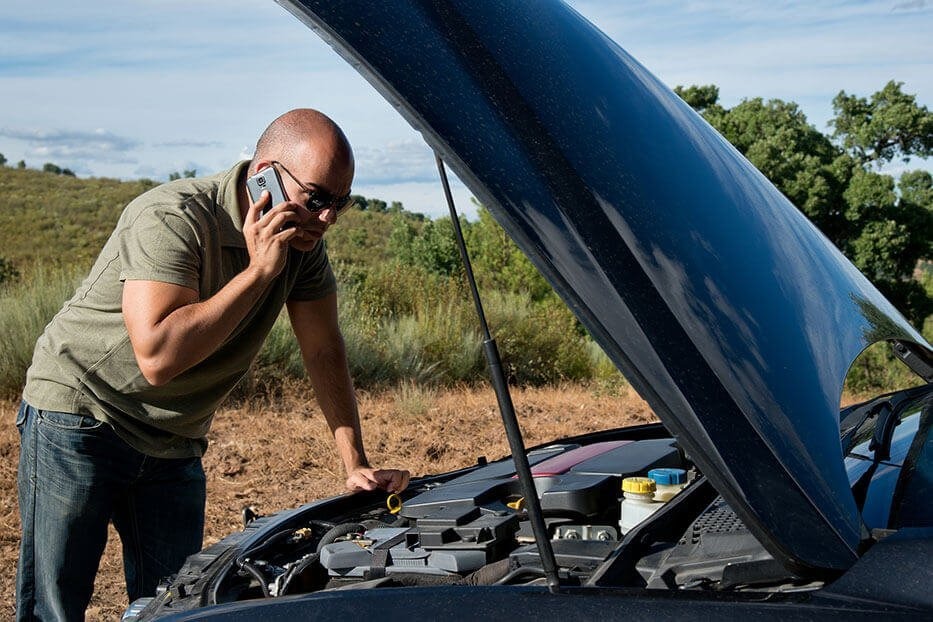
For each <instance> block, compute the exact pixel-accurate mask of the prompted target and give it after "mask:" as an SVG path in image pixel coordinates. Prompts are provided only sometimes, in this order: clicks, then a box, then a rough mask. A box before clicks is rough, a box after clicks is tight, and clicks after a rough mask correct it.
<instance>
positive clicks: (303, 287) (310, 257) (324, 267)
mask: <svg viewBox="0 0 933 622" xmlns="http://www.w3.org/2000/svg"><path fill="white" fill-rule="evenodd" d="M335 291H337V279H335V278H334V271H333V270H332V269H331V267H330V261H329V260H328V258H327V246H326V245H325V243H324V240H321V241H320V242H319V243H317V244H315V246H314V248H313V249H311V250H310V251H308V252H306V253H302V254H301V266H300V268H299V273H298V278H297V279H296V280H295V284H294V285H293V286H292V290H291V292H289V295H288V299H289V300H319V299H321V298H324V297H325V296H329V295H330V294H332V293H334V292H335Z"/></svg>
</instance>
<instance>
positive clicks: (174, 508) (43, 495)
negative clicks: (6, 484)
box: [16, 402, 205, 620]
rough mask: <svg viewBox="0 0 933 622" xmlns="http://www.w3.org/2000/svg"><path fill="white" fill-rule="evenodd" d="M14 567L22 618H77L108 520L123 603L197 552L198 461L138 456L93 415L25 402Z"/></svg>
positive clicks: (200, 517)
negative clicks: (115, 541)
mask: <svg viewBox="0 0 933 622" xmlns="http://www.w3.org/2000/svg"><path fill="white" fill-rule="evenodd" d="M16 426H17V428H19V432H20V459H19V476H18V479H17V484H18V487H19V511H20V520H21V523H22V530H23V537H22V542H21V545H20V556H19V563H18V564H17V572H16V601H17V603H16V604H17V606H16V613H17V619H19V620H35V619H40V620H83V619H84V610H85V609H86V608H87V605H88V602H90V600H91V593H92V592H93V588H94V576H95V575H96V574H97V567H98V564H99V563H100V557H101V555H102V553H103V551H104V545H105V544H106V542H107V525H108V523H109V522H110V521H111V520H112V521H113V524H114V526H115V527H116V529H117V532H118V533H119V534H120V540H121V541H122V542H123V570H124V574H125V577H126V590H127V594H128V596H129V599H130V601H133V600H135V599H136V598H139V597H141V596H151V595H154V594H155V588H156V586H157V585H158V582H159V580H160V579H161V578H162V577H165V576H167V575H169V574H172V573H173V572H176V571H178V569H179V568H180V567H181V565H182V564H183V563H184V561H185V558H186V557H187V556H188V555H190V554H192V553H196V552H197V551H199V550H200V549H201V539H202V537H203V532H204V501H205V483H204V482H205V480H204V470H203V469H202V468H201V459H200V458H184V459H166V458H153V457H151V456H147V455H145V454H142V453H140V452H138V451H136V450H135V449H133V448H132V447H130V446H129V445H127V444H126V442H124V441H123V440H122V439H120V437H118V436H117V435H116V433H114V431H113V429H112V428H111V427H110V426H109V425H107V424H104V423H101V422H100V421H97V420H95V419H93V418H92V417H86V416H83V415H73V414H70V413H60V412H51V411H43V410H37V409H35V408H33V407H32V406H30V405H28V404H26V403H25V402H23V403H22V404H21V405H20V410H19V414H18V415H17V417H16Z"/></svg>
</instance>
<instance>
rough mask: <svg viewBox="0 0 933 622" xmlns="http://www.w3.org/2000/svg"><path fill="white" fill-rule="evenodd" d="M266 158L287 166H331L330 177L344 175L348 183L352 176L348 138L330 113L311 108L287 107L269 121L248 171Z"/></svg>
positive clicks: (352, 163) (257, 144)
mask: <svg viewBox="0 0 933 622" xmlns="http://www.w3.org/2000/svg"><path fill="white" fill-rule="evenodd" d="M267 160H278V161H281V162H283V163H285V164H286V166H288V167H289V168H291V167H294V168H298V169H300V168H307V167H312V168H315V169H317V170H320V169H322V168H330V169H332V170H331V173H332V174H331V175H329V177H334V176H336V177H337V178H344V179H345V180H346V186H347V187H349V185H350V182H352V180H353V168H354V162H353V150H352V149H351V147H350V142H349V141H348V140H347V137H346V136H345V135H344V133H343V131H342V130H341V129H340V127H339V126H338V125H337V124H336V123H334V121H333V120H332V119H330V117H328V116H327V115H325V114H323V113H321V112H319V111H317V110H314V109H311V108H298V109H295V110H290V111H288V112H286V113H285V114H283V115H282V116H280V117H279V118H277V119H276V120H274V121H273V122H272V123H270V124H269V127H267V128H266V130H265V131H264V132H263V133H262V136H260V137H259V141H258V142H257V143H256V153H255V154H254V155H253V163H252V167H251V169H252V170H251V172H256V165H257V163H259V162H262V161H267ZM329 190H330V189H329ZM331 191H332V192H336V191H337V190H331Z"/></svg>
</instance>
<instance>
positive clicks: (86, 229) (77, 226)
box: [0, 166, 422, 274]
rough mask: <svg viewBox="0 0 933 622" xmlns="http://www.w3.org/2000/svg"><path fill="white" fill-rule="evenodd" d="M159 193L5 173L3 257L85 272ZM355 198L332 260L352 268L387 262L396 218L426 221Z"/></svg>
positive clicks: (0, 198)
mask: <svg viewBox="0 0 933 622" xmlns="http://www.w3.org/2000/svg"><path fill="white" fill-rule="evenodd" d="M157 185H158V182H154V181H151V180H146V179H143V180H138V181H120V180H118V179H109V178H89V179H79V178H76V177H72V176H68V175H58V174H55V173H54V172H44V171H40V170H35V169H17V168H11V167H6V166H0V235H2V244H0V257H2V258H4V259H6V260H7V261H9V262H11V263H12V264H13V265H14V266H15V267H16V268H17V269H18V270H19V271H20V272H21V273H23V274H28V273H29V271H30V270H31V269H32V268H33V267H35V266H36V265H40V264H41V265H63V266H69V267H70V266H74V267H75V268H76V269H78V270H81V271H83V270H86V269H87V268H89V267H90V265H91V264H92V263H93V261H94V259H95V258H96V257H97V254H98V252H99V251H100V249H101V248H102V247H103V245H104V242H106V240H107V238H108V237H109V236H110V232H111V231H112V230H113V227H114V225H115V224H116V222H117V219H118V218H119V217H120V213H121V212H122V211H123V208H124V207H125V206H126V204H127V203H129V202H130V201H132V200H133V199H134V198H136V197H137V196H138V195H139V194H141V193H143V192H145V191H146V190H149V189H150V188H153V187H155V186H157ZM355 198H356V199H357V207H356V208H354V209H352V210H350V212H349V213H347V214H345V215H343V216H341V219H340V224H339V225H338V226H336V227H334V228H333V229H331V231H330V232H329V233H328V235H327V239H328V246H329V248H330V251H331V257H332V259H334V260H336V261H340V262H344V263H348V264H351V265H352V264H355V265H360V264H367V263H370V262H377V263H378V262H382V261H386V260H388V259H389V257H390V253H389V250H388V247H387V242H388V238H389V234H390V233H391V231H392V226H393V218H394V215H395V214H397V213H404V214H405V215H406V216H408V217H409V218H411V219H412V220H420V219H421V218H422V217H421V216H420V215H417V214H410V213H408V212H405V211H404V210H403V209H402V207H401V205H400V204H397V203H396V204H393V205H392V206H391V207H388V206H387V205H386V203H385V202H383V201H380V200H378V199H366V198H365V197H362V196H357V197H355Z"/></svg>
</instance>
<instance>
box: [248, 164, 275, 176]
mask: <svg viewBox="0 0 933 622" xmlns="http://www.w3.org/2000/svg"><path fill="white" fill-rule="evenodd" d="M270 166H272V160H256V161H255V162H253V164H252V165H251V166H250V175H255V174H256V173H258V172H259V171H261V170H263V169H266V168H269V167H270Z"/></svg>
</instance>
